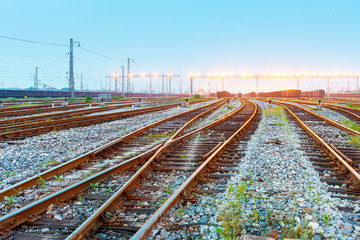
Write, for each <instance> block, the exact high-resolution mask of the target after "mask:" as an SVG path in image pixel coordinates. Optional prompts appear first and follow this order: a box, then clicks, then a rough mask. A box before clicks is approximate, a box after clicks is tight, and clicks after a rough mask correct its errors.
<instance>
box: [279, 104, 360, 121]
mask: <svg viewBox="0 0 360 240" xmlns="http://www.w3.org/2000/svg"><path fill="white" fill-rule="evenodd" d="M283 101H287V102H295V103H299V104H308V105H319V104H318V103H316V102H309V101H294V100H283ZM322 106H324V107H326V108H330V109H334V110H337V111H340V112H344V113H346V114H349V115H351V116H352V117H354V118H356V119H357V120H359V121H360V115H357V114H355V113H353V112H350V111H348V110H352V111H356V112H359V114H360V109H357V108H351V107H347V106H339V105H334V104H329V103H324V104H322ZM345 109H348V110H345Z"/></svg>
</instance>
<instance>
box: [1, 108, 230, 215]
mask: <svg viewBox="0 0 360 240" xmlns="http://www.w3.org/2000/svg"><path fill="white" fill-rule="evenodd" d="M224 103H225V101H218V102H215V103H212V104H208V105H206V106H202V107H199V108H197V109H194V110H190V111H188V112H185V113H182V114H178V115H177V116H172V117H169V118H168V119H165V120H162V121H160V122H158V123H154V124H151V126H147V127H145V128H143V129H139V130H138V131H136V132H134V133H131V134H129V135H127V136H125V137H124V138H121V139H118V140H116V141H113V142H112V143H110V144H108V145H107V146H104V147H102V148H99V149H96V150H95V151H93V152H91V153H89V154H86V156H85V155H84V156H82V157H80V158H78V159H74V160H73V161H70V164H69V163H65V164H62V165H61V166H59V167H56V168H54V169H50V170H49V171H47V172H45V173H43V174H40V175H39V176H41V177H42V178H43V179H48V178H49V177H50V176H51V175H52V176H54V174H58V173H60V172H64V171H66V169H70V168H71V167H74V166H76V164H77V165H78V164H80V163H81V162H84V161H85V160H88V159H89V158H92V159H91V161H92V162H93V161H97V164H96V165H95V164H94V165H93V166H92V167H91V166H87V165H85V167H87V171H88V170H93V169H94V166H95V168H96V167H97V166H99V165H98V164H99V162H100V163H101V161H102V160H105V161H106V162H110V159H109V157H110V156H109V155H112V157H113V161H112V162H111V163H112V164H110V165H109V166H107V167H104V168H102V169H97V170H98V172H99V171H104V169H106V168H107V170H105V173H102V174H95V172H96V171H95V172H92V174H95V178H99V177H100V178H106V177H109V176H110V175H109V174H111V173H112V172H114V171H115V172H116V171H119V169H121V168H129V165H131V164H135V163H136V162H138V161H141V162H142V161H143V158H144V157H145V156H148V155H150V154H152V153H153V152H154V149H157V148H159V145H158V144H159V142H155V143H154V142H153V141H150V143H149V141H146V137H148V136H149V135H153V136H156V133H163V132H164V131H169V130H175V129H177V128H179V127H180V126H181V125H183V124H184V123H187V124H186V125H187V126H188V125H189V124H191V123H192V122H194V121H196V120H198V119H199V118H201V117H203V116H205V115H207V114H209V113H210V112H212V111H214V110H215V109H217V108H218V107H220V106H222V105H223V104H224ZM209 107H210V109H208V108H209ZM194 116H196V117H194ZM191 118H192V119H193V120H191V121H189V120H190V119H191ZM184 130H185V128H181V129H179V131H178V132H177V133H175V134H174V135H173V138H174V137H176V136H178V135H179V134H180V133H182V132H184ZM140 133H142V134H140ZM139 134H140V135H139ZM170 136H171V134H166V135H165V136H164V137H163V138H164V139H161V141H164V140H166V139H167V138H169V137H170ZM144 137H145V138H144ZM125 141H126V143H125ZM161 141H160V142H161ZM139 145H140V147H139ZM154 145H158V146H155V147H154V148H153V149H150V148H152V147H153V146H154ZM134 147H135V148H137V149H138V152H142V151H144V150H145V152H144V153H141V154H140V155H139V156H137V157H133V158H132V160H128V161H125V162H124V160H126V157H120V158H119V157H117V154H118V153H119V152H120V153H124V152H126V151H129V149H134ZM149 149H150V150H149ZM132 152H133V151H132ZM133 153H134V152H133ZM127 158H129V157H127ZM74 164H75V165H74ZM101 164H102V163H101ZM114 164H115V167H112V166H113V165H114ZM82 168H84V166H83V167H81V169H82ZM114 169H115V170H114ZM130 172H131V171H130ZM70 175H71V176H70V179H73V178H75V177H74V172H72V173H70ZM96 175H99V176H96ZM34 180H35V181H34ZM38 180H39V178H38V179H36V176H35V177H34V178H32V179H29V180H27V181H23V182H21V183H19V184H18V185H16V186H12V187H10V188H8V189H5V190H3V191H2V192H1V194H2V195H1V197H2V198H4V196H6V195H7V196H9V195H10V194H13V192H12V193H11V188H12V189H17V188H18V187H19V188H20V189H22V188H23V189H25V188H26V187H29V186H31V185H34V184H37V183H38ZM91 181H92V177H90V178H89V179H86V180H83V183H76V184H74V185H76V186H75V189H77V191H79V186H80V189H81V186H85V189H86V188H87V187H88V186H89V182H91ZM55 182H56V180H55ZM74 182H76V179H75V181H73V182H71V183H68V185H69V184H73V183H74ZM58 185H61V184H58ZM74 185H72V187H68V188H66V189H65V190H63V191H60V192H59V193H57V196H55V198H54V195H56V194H52V196H53V197H51V196H50V197H46V198H45V199H42V200H44V201H45V202H46V201H47V199H52V201H55V202H53V203H57V201H58V200H59V199H60V198H61V197H60V196H62V198H64V199H68V198H71V191H74V188H73V187H74ZM14 187H15V188H14ZM63 187H64V186H60V188H63ZM31 191H32V190H31ZM45 192H47V193H45V194H49V192H48V191H45ZM69 194H70V195H69ZM69 196H70V197H69ZM35 200H36V199H35ZM26 203H29V202H26V201H25V202H24V204H26ZM35 205H36V204H35ZM38 205H40V204H38ZM32 208H34V207H32ZM46 208H47V207H45V210H46ZM37 209H38V208H36V207H35V211H36V210H37ZM22 210H25V212H26V211H28V210H27V209H26V208H25V209H22ZM22 216H23V217H24V218H28V217H29V215H27V214H22ZM0 222H1V220H0Z"/></svg>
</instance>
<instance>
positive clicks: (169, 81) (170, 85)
mask: <svg viewBox="0 0 360 240" xmlns="http://www.w3.org/2000/svg"><path fill="white" fill-rule="evenodd" d="M168 76H169V91H168V93H169V96H170V95H171V71H169V74H168Z"/></svg>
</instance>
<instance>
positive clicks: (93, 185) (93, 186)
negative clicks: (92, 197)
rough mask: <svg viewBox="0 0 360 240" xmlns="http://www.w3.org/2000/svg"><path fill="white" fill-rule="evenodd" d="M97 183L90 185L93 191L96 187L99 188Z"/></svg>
mask: <svg viewBox="0 0 360 240" xmlns="http://www.w3.org/2000/svg"><path fill="white" fill-rule="evenodd" d="M99 184H100V183H99V182H96V183H90V187H92V189H93V190H95V189H96V187H97V186H99Z"/></svg>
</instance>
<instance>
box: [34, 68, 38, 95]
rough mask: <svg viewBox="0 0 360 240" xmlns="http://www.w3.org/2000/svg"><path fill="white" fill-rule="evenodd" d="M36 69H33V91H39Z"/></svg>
mask: <svg viewBox="0 0 360 240" xmlns="http://www.w3.org/2000/svg"><path fill="white" fill-rule="evenodd" d="M38 69H39V68H38V67H36V68H35V76H34V90H39V79H38Z"/></svg>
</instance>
